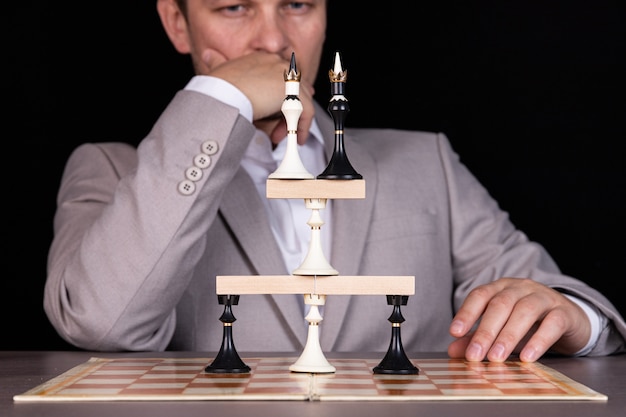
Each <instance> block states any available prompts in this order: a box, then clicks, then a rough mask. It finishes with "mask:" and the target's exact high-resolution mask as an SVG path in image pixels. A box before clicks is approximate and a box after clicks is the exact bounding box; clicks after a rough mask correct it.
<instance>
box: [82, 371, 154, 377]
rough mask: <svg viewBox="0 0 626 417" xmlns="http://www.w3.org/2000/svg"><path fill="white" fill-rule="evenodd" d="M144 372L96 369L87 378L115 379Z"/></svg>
mask: <svg viewBox="0 0 626 417" xmlns="http://www.w3.org/2000/svg"><path fill="white" fill-rule="evenodd" d="M145 372H146V370H145V369H98V370H96V371H94V372H93V373H92V374H91V375H90V376H89V378H103V379H104V378H115V377H118V376H119V377H123V376H128V375H141V374H143V373H145Z"/></svg>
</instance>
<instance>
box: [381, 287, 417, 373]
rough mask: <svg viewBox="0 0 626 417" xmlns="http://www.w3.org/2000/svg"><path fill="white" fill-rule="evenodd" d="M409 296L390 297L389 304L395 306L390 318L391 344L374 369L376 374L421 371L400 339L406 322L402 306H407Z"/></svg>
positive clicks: (388, 297)
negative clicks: (401, 309) (409, 356)
mask: <svg viewBox="0 0 626 417" xmlns="http://www.w3.org/2000/svg"><path fill="white" fill-rule="evenodd" d="M408 299H409V296H408V295H388V296H387V304H389V305H393V312H392V313H391V316H389V321H390V322H391V342H390V343H389V349H388V350H387V354H386V355H385V357H384V358H383V360H382V361H381V362H380V363H379V364H378V366H376V367H374V373H375V374H401V375H405V374H417V373H419V369H418V368H417V367H416V366H415V365H413V363H412V362H411V361H410V360H409V358H408V357H407V356H406V353H405V352H404V348H403V347H402V339H401V337H400V324H401V323H402V322H403V321H404V317H403V316H402V312H401V311H400V305H406V304H407V302H408Z"/></svg>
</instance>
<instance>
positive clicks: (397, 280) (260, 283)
mask: <svg viewBox="0 0 626 417" xmlns="http://www.w3.org/2000/svg"><path fill="white" fill-rule="evenodd" d="M215 288H216V292H217V294H221V295H227V294H232V295H241V294H320V295H338V294H344V295H350V294H353V295H413V294H415V277H414V276H408V275H407V276H405V275H400V276H374V275H364V276H363V275H357V276H352V275H329V276H317V277H313V276H305V275H218V276H217V277H216V287H215Z"/></svg>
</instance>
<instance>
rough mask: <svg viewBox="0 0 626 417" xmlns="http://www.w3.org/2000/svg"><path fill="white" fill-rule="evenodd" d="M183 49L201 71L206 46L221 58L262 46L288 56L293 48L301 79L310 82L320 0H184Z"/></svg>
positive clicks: (321, 33)
mask: <svg viewBox="0 0 626 417" xmlns="http://www.w3.org/2000/svg"><path fill="white" fill-rule="evenodd" d="M187 25H188V34H189V39H188V42H189V52H190V54H191V57H192V61H193V64H194V68H195V71H196V72H197V73H198V74H205V73H207V72H208V71H209V70H210V67H209V66H210V65H211V64H210V63H209V64H207V63H206V62H204V61H205V60H203V59H202V56H203V51H206V50H207V48H209V49H213V50H216V51H218V52H219V53H220V54H221V55H223V56H225V57H226V58H227V59H233V58H237V57H239V56H242V55H245V54H248V53H251V52H254V51H266V52H270V53H275V54H278V55H280V56H281V57H282V58H284V59H285V60H289V59H290V57H291V53H292V52H295V56H296V63H297V68H298V71H299V72H300V73H301V74H302V78H303V81H307V82H309V83H310V84H311V85H312V84H313V83H314V82H315V77H316V75H317V70H318V67H319V64H320V56H321V53H322V47H323V43H324V40H325V34H326V0H305V1H301V2H290V1H285V0H187Z"/></svg>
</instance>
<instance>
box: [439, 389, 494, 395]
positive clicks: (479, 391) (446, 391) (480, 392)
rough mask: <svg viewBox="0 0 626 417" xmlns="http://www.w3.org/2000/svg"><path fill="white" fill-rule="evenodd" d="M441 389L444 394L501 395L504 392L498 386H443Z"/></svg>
mask: <svg viewBox="0 0 626 417" xmlns="http://www.w3.org/2000/svg"><path fill="white" fill-rule="evenodd" d="M439 390H440V391H441V393H442V394H444V395H450V396H459V395H461V396H479V397H485V396H491V397H501V396H502V392H501V391H500V390H498V389H496V388H441V387H439Z"/></svg>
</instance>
